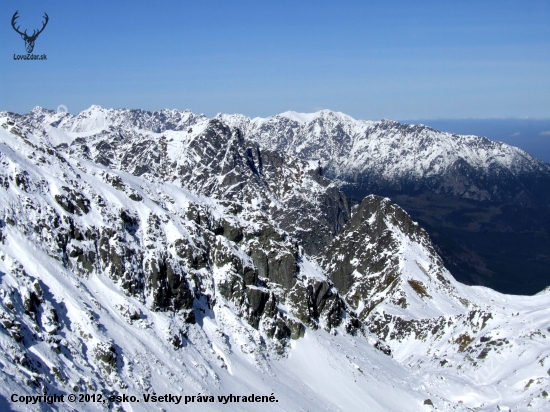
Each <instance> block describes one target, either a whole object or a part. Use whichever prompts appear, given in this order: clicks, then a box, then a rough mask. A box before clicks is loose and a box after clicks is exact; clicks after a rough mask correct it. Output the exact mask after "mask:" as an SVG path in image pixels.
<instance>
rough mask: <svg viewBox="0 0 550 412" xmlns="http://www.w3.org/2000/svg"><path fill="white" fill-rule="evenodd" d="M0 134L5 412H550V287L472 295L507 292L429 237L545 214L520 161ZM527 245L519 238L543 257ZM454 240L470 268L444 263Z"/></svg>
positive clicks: (341, 123)
mask: <svg viewBox="0 0 550 412" xmlns="http://www.w3.org/2000/svg"><path fill="white" fill-rule="evenodd" d="M0 126H1V127H0V193H1V196H0V324H1V325H2V327H1V328H0V346H1V347H2V351H0V367H1V371H2V372H1V373H0V379H2V385H0V394H1V395H0V406H2V407H3V408H4V409H6V410H9V409H13V410H34V409H32V408H35V409H36V410H41V409H40V408H43V407H45V408H47V407H48V406H47V405H44V404H42V405H35V406H27V405H23V404H20V403H14V402H12V401H10V400H11V399H12V398H11V396H12V394H14V393H16V394H21V395H38V394H46V393H65V394H69V393H77V394H99V393H101V394H113V393H114V394H129V395H137V396H139V399H140V400H141V402H139V403H138V402H133V403H131V404H129V403H125V404H124V403H123V404H121V405H120V407H122V408H123V409H124V410H130V409H131V410H152V409H153V408H157V409H158V408H164V409H166V410H181V404H180V405H175V404H170V403H167V402H156V403H155V404H152V403H151V402H145V397H144V396H143V394H148V395H152V394H153V393H154V394H156V395H164V394H175V395H182V396H189V397H190V396H194V398H193V399H194V400H193V401H192V403H193V405H192V406H191V407H192V408H196V409H199V410H219V409H220V408H221V407H222V405H221V403H223V399H224V398H218V396H220V397H224V396H228V395H229V394H232V395H236V396H241V397H242V396H245V397H248V396H250V395H251V394H254V395H260V396H266V397H269V396H271V395H273V397H274V398H273V399H274V400H276V402H275V401H272V402H266V403H264V404H262V405H261V407H262V408H264V409H267V410H304V411H306V410H342V411H349V410H400V411H408V410H410V411H418V410H434V409H440V410H464V411H466V410H508V409H513V410H540V411H543V410H546V409H547V407H548V402H549V399H548V392H547V388H548V386H549V383H550V369H549V367H550V366H549V359H550V347H549V346H548V344H547V340H548V337H547V335H548V334H550V321H549V320H548V319H549V316H548V315H549V310H550V309H549V303H550V293H548V289H547V288H546V289H545V288H544V287H545V286H548V285H549V284H550V282H549V281H548V278H544V276H542V279H538V283H536V282H534V283H532V284H531V287H534V286H533V285H543V286H542V287H540V288H539V289H538V290H537V291H536V292H538V293H537V294H536V295H533V296H514V295H505V294H502V293H500V292H498V291H495V290H492V289H489V288H487V287H485V286H480V284H483V283H484V282H485V283H489V280H490V281H491V282H493V283H495V284H504V285H505V286H506V284H507V282H508V285H509V284H513V282H515V278H513V277H510V276H505V275H506V274H504V275H502V276H501V273H498V274H497V273H496V272H495V273H493V272H492V271H493V269H494V267H493V266H488V265H489V263H491V262H492V260H491V256H489V257H487V256H486V255H484V253H483V251H480V250H479V249H476V248H475V247H473V246H471V245H467V246H469V248H468V249H466V252H464V250H463V249H460V247H465V246H462V243H464V242H463V238H461V237H460V236H454V235H453V233H454V232H452V231H451V230H449V231H447V232H443V231H442V229H441V228H440V227H439V226H438V224H439V223H438V222H441V221H443V220H444V217H445V216H447V215H449V214H450V215H453V214H454V215H453V219H458V220H460V218H462V217H463V215H466V216H470V215H471V216H476V217H477V220H476V221H475V222H472V221H469V222H467V224H464V223H462V225H463V226H464V230H465V231H468V233H475V234H478V235H479V234H480V233H481V234H483V233H485V234H486V233H490V234H491V235H493V234H494V233H497V231H499V230H500V232H498V233H507V234H509V235H510V236H513V235H514V233H515V232H514V230H516V231H522V230H523V229H524V227H525V225H533V224H534V221H533V220H532V219H529V218H527V217H525V216H523V218H524V220H525V222H523V223H522V222H520V223H517V221H515V220H514V219H512V220H507V219H508V218H507V215H506V213H505V212H503V211H505V210H507V209H506V208H513V207H516V208H517V210H519V211H520V212H517V213H518V214H522V213H523V214H525V213H524V212H525V211H526V210H529V211H532V210H541V211H544V210H546V209H545V208H548V202H549V199H548V196H549V194H550V192H549V191H545V190H546V188H547V185H548V184H549V182H550V166H549V165H548V164H546V163H544V162H541V161H538V160H537V159H534V158H532V157H531V156H529V155H528V154H526V153H525V152H522V151H521V150H519V149H517V148H513V147H510V146H507V145H505V144H502V143H497V142H492V141H489V140H488V139H484V138H479V137H475V136H456V135H451V134H448V133H441V132H437V131H435V130H433V129H430V128H427V127H424V126H420V125H417V126H412V125H401V124H399V123H396V122H392V121H387V120H383V121H380V122H368V121H357V120H354V119H352V118H351V117H349V116H346V115H344V114H342V113H336V112H330V111H322V112H318V113H315V114H299V113H294V112H287V113H283V114H281V115H278V116H273V117H271V118H267V119H250V118H247V117H245V116H241V115H218V116H216V117H215V118H212V119H208V118H206V117H205V116H203V115H195V114H193V113H192V112H190V111H185V112H179V111H176V110H162V111H157V112H147V111H142V110H126V109H116V110H115V109H104V108H101V107H98V106H92V107H91V108H90V109H88V110H85V111H83V112H81V113H80V114H78V115H76V116H74V115H71V114H68V113H55V112H52V111H49V110H46V109H43V108H36V109H34V110H33V111H31V112H30V113H28V114H25V115H18V114H14V113H6V112H3V113H0ZM386 196H387V197H386ZM407 202H409V203H408V204H410V205H411V206H413V207H412V210H413V213H411V214H410V215H409V214H408V213H407V211H406V210H407V209H406V207H405V209H404V208H402V207H401V206H403V205H406V204H407ZM440 209H444V210H445V213H447V215H445V214H444V213H440V212H439V210H440ZM464 210H466V212H464ZM432 211H435V212H432ZM521 211H523V212H521ZM461 213H462V214H461ZM490 213H492V214H491V215H490V216H491V219H488V218H487V215H488V214H490ZM415 214H416V215H418V216H420V217H423V219H422V220H421V219H418V218H416V217H415ZM455 215H457V216H455ZM494 216H497V218H495V219H493V217H494ZM536 216H537V217H536V219H543V218H544V213H542V214H540V215H536ZM453 219H450V220H449V222H450V223H451V224H450V225H449V224H448V225H449V226H451V227H453V225H455V226H456V225H458V223H456V221H458V220H455V221H453ZM424 222H427V223H429V224H426V225H425V224H424ZM434 222H435V224H434ZM502 222H504V223H502ZM522 224H523V225H524V226H521V225H522ZM544 224H547V222H546V223H545V222H544V221H542V223H540V222H539V224H538V226H537V227H536V230H534V231H533V233H531V232H528V233H527V235H526V236H532V237H533V238H537V236H538V237H539V238H541V239H542V240H541V242H542V243H543V245H544V242H545V241H548V238H547V237H546V238H544V236H545V233H547V232H545V230H546V228H547V227H548V226H544ZM507 225H508V226H507ZM514 225H516V226H514ZM509 227H512V228H513V229H514V230H509ZM518 227H519V229H518ZM434 235H435V236H434ZM546 236H548V235H547V234H546ZM447 238H451V239H452V241H453V242H455V244H456V245H457V248H458V250H459V253H463V254H466V255H467V254H468V252H467V251H468V250H469V251H471V253H472V254H473V255H474V256H473V257H472V256H468V257H467V258H464V259H462V260H455V261H453V259H455V258H456V256H457V255H458V254H452V253H449V252H448V250H449V247H450V246H449V245H450V244H451V243H450V241H445V239H447ZM441 239H444V240H443V241H442V240H441ZM461 242H462V243H461ZM522 246H523V247H525V246H526V245H522ZM515 247H516V248H517V247H519V245H516V246H515ZM547 250H548V249H546V253H547ZM480 256H481V257H480ZM546 258H548V257H547V256H546ZM476 259H478V260H476ZM479 259H481V263H479ZM483 259H485V260H483ZM540 259H542V261H543V262H544V259H545V258H544V256H543V257H542V258H540ZM464 262H467V263H468V264H469V265H470V266H468V269H464V270H463V271H462V272H458V273H459V274H460V273H462V276H463V278H461V277H460V275H458V276H457V275H456V274H455V266H459V267H460V266H461V265H462V264H463V263H464ZM472 262H474V263H472ZM476 262H477V263H476ZM487 262H489V263H487ZM449 263H451V264H449ZM476 265H477V266H476ZM484 265H485V266H484ZM541 267H543V268H544V267H546V268H547V267H548V266H545V265H544V263H543V264H541ZM472 268H473V269H472ZM487 268H488V269H487ZM484 270H487V271H490V272H491V273H490V274H489V275H487V272H484ZM546 270H547V269H546ZM525 272H527V270H525ZM525 272H522V273H519V274H518V275H517V276H519V277H521V276H523V277H524V278H526V279H529V276H533V275H532V274H531V275H529V274H527V273H525ZM472 273H473V274H472ZM468 276H470V278H468ZM476 276H477V277H476ZM540 277H541V276H539V278H540ZM455 278H457V279H458V280H461V281H463V283H460V282H458V281H457V280H456V279H455ZM464 279H466V280H471V282H469V283H476V280H479V282H477V284H478V285H477V286H473V285H466V284H464ZM487 279H489V280H487ZM510 279H511V280H510ZM510 282H512V283H510ZM524 283H528V282H524ZM505 286H503V287H502V289H505ZM497 289H498V288H497ZM543 289H544V290H543ZM515 292H518V290H517V289H516V290H515ZM199 397H200V402H199V400H198V399H199ZM203 397H204V399H203ZM148 399H149V398H148ZM219 399H221V400H219ZM190 402H191V401H190ZM545 405H546V406H545ZM108 406H109V404H108V403H107V404H94V403H92V402H90V403H83V404H81V405H79V407H78V409H79V410H103V409H105V408H107V407H108ZM55 407H56V408H58V409H60V410H73V409H72V408H74V407H75V405H71V404H69V403H63V404H59V405H55ZM8 408H9V409H8ZM28 408H31V409H28ZM223 409H227V410H257V409H258V405H254V404H253V405H249V404H248V402H247V403H243V401H242V400H241V401H239V402H236V401H234V402H231V403H228V404H225V405H223Z"/></svg>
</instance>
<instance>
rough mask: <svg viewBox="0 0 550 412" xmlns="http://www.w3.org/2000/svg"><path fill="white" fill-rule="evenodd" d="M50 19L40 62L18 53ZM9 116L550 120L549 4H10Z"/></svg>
mask: <svg viewBox="0 0 550 412" xmlns="http://www.w3.org/2000/svg"><path fill="white" fill-rule="evenodd" d="M16 10H19V15H20V18H19V24H20V25H21V27H22V28H23V29H24V28H28V29H29V31H30V32H32V30H33V29H34V28H38V27H40V26H41V20H42V15H43V13H44V12H47V13H48V15H49V16H50V21H49V23H48V27H47V28H46V29H45V30H44V32H43V33H42V34H41V35H40V36H39V38H38V40H37V41H36V46H35V50H34V53H35V54H42V53H45V54H46V55H47V57H48V60H47V61H32V62H30V61H14V60H13V55H14V54H24V52H25V49H24V43H23V40H22V39H21V38H20V37H19V36H18V35H17V33H15V31H14V30H13V29H12V27H11V25H10V20H11V17H12V15H13V13H14V12H15V11H16ZM0 16H1V19H0V21H1V23H0V41H1V44H2V47H1V49H0V50H1V54H0V110H10V111H16V112H20V113H22V112H27V111H29V110H30V109H31V108H32V107H34V106H37V105H40V106H44V107H48V108H52V109H55V108H56V107H57V106H58V105H61V104H63V105H65V106H66V107H67V108H68V109H69V111H70V112H71V113H77V112H78V111H80V110H82V109H84V108H87V107H89V106H90V105H92V104H99V105H101V106H104V107H127V108H143V109H148V110H155V109H160V108H177V109H180V110H183V109H187V108H189V109H191V110H193V111H194V112H197V113H204V114H206V115H208V116H213V115H215V114H216V113H218V112H224V113H243V114H246V115H248V116H269V115H272V114H276V113H280V112H283V111H286V110H296V111H302V112H311V111H315V110H318V109H321V108H328V109H332V110H338V111H342V112H345V113H348V114H350V115H352V116H354V117H356V118H361V119H373V120H376V119H380V118H390V119H435V118H464V117H477V118H487V117H534V118H550V23H549V22H550V1H548V0H543V1H537V0H530V1H527V2H526V1H523V2H521V1H505V0H499V1H483V0H477V1H444V0H439V1H338V2H336V1H330V2H329V1H322V0H317V1H299V2H298V1H286V0H278V1H271V2H268V1H230V0H225V1H210V0H201V1H140V0H133V1H122V0H120V1H98V0H95V1H87V0H79V1H73V0H71V1H55V0H50V1H36V0H35V1H32V2H29V1H12V0H3V1H2V8H1V11H0Z"/></svg>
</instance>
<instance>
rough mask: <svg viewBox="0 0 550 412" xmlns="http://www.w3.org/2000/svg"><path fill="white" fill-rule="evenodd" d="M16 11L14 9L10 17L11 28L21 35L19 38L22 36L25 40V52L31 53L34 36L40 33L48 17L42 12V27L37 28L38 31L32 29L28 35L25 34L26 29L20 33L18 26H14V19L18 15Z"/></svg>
mask: <svg viewBox="0 0 550 412" xmlns="http://www.w3.org/2000/svg"><path fill="white" fill-rule="evenodd" d="M18 13H19V11H16V12H15V13H14V15H13V17H12V18H11V25H12V27H13V29H14V30H15V31H16V32H17V33H19V34H20V35H21V38H22V39H23V40H25V48H26V49H27V53H32V51H33V50H34V42H35V41H36V38H37V37H38V35H39V34H40V33H42V31H43V30H44V28H45V27H46V24H48V20H49V19H50V18H49V17H48V15H47V14H46V13H44V19H45V20H46V21H45V22H44V23H43V26H42V28H41V29H40V30H38V31H36V30H34V31H33V33H32V35H31V36H29V35H28V34H27V30H25V32H24V33H21V32H20V31H19V26H17V27H15V21H16V20H17V18H18V17H19V16H18Z"/></svg>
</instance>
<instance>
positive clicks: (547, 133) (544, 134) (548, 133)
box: [540, 130, 550, 136]
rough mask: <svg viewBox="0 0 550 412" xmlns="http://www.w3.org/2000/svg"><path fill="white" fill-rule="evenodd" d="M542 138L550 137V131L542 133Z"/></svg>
mask: <svg viewBox="0 0 550 412" xmlns="http://www.w3.org/2000/svg"><path fill="white" fill-rule="evenodd" d="M540 135H541V136H550V130H545V131H544V132H540Z"/></svg>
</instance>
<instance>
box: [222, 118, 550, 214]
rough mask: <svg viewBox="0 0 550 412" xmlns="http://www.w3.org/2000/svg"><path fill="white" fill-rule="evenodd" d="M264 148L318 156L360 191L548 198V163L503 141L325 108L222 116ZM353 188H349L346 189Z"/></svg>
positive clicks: (328, 172) (528, 199) (332, 172)
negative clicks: (269, 114)
mask: <svg viewBox="0 0 550 412" xmlns="http://www.w3.org/2000/svg"><path fill="white" fill-rule="evenodd" d="M219 117H220V118H221V119H223V120H224V121H226V122H227V123H229V124H232V125H235V126H237V127H239V128H240V129H241V130H243V133H244V135H245V136H246V137H247V138H248V139H251V140H254V141H256V142H258V143H259V144H260V145H261V146H262V147H266V148H270V149H274V150H282V151H285V152H289V153H292V154H294V155H296V156H298V157H300V158H302V159H305V160H318V161H319V162H320V163H321V165H322V167H323V168H324V169H325V173H326V175H327V176H328V177H330V178H334V179H339V180H341V181H343V182H345V183H346V184H348V185H349V186H351V187H355V191H356V192H358V193H361V194H363V195H364V194H368V193H372V192H373V191H380V190H383V191H388V192H389V191H405V190H406V191H419V190H426V189H428V190H431V191H434V192H436V193H441V194H450V195H453V196H458V197H461V198H465V199H474V200H514V201H519V202H534V201H535V202H536V201H542V202H543V203H544V204H547V203H548V201H549V200H550V194H549V193H548V192H546V193H545V192H543V193H540V189H541V188H543V187H544V188H546V189H549V188H550V165H548V164H547V163H544V162H542V161H540V160H537V159H535V158H533V157H532V156H530V155H529V154H527V153H525V152H524V151H522V150H520V149H518V148H517V147H512V146H508V145H506V144H504V143H501V142H495V141H491V140H489V139H487V138H482V137H477V136H460V135H455V134H451V133H445V132H439V131H437V130H434V129H432V128H430V127H427V126H423V125H407V124H400V123H398V122H395V121H391V120H381V121H376V122H374V121H364V120H355V119H353V118H352V117H350V116H348V115H346V114H344V113H340V112H333V111H330V110H322V111H319V112H317V113H310V114H305V113H296V112H285V113H282V114H280V115H277V116H272V117H268V118H265V119H261V118H255V119H249V118H246V117H244V116H240V115H220V116H219ZM350 189H351V188H350Z"/></svg>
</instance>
